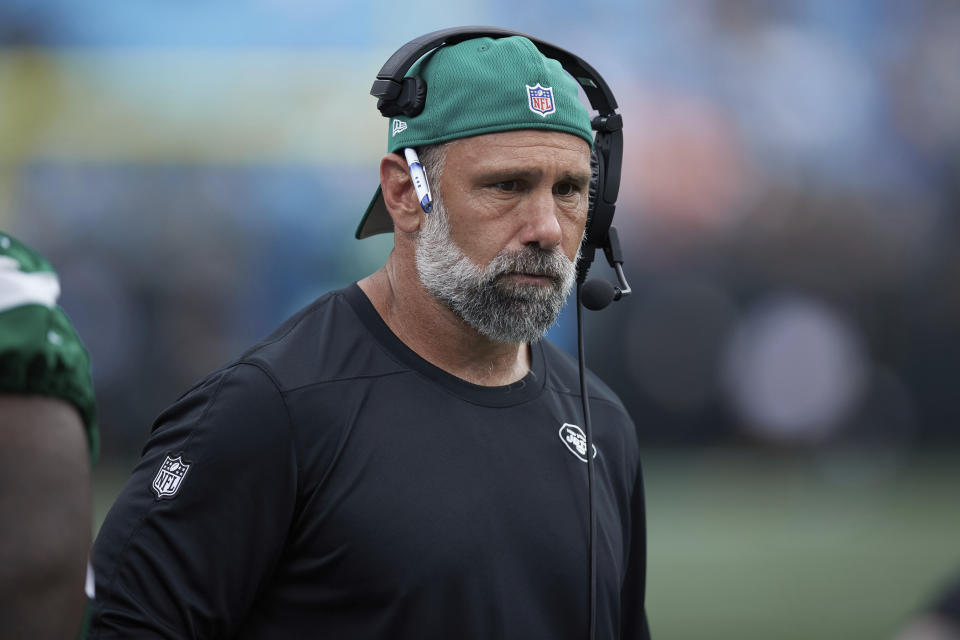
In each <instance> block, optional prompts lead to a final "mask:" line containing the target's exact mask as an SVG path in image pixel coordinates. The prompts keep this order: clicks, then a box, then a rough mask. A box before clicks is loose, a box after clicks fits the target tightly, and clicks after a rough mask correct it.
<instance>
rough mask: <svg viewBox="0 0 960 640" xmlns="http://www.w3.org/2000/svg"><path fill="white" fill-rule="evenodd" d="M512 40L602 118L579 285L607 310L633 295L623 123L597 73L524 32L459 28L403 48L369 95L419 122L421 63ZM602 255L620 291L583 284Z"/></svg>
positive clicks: (596, 121) (390, 112) (597, 122)
mask: <svg viewBox="0 0 960 640" xmlns="http://www.w3.org/2000/svg"><path fill="white" fill-rule="evenodd" d="M507 36H522V37H524V38H527V39H528V40H530V42H532V43H533V44H534V45H535V46H536V47H537V49H539V50H540V52H541V53H542V54H543V55H545V56H547V57H548V58H553V59H554V60H556V61H558V62H559V63H560V64H561V66H563V68H564V70H566V72H567V73H569V74H570V75H571V76H573V78H574V79H575V80H576V81H577V82H578V83H579V84H580V86H581V87H583V91H584V93H586V95H587V99H588V100H589V101H590V106H591V107H593V108H594V109H595V110H596V111H597V112H598V115H596V116H594V117H593V119H592V120H591V122H590V124H591V127H592V128H593V130H594V131H596V135H595V136H594V143H593V153H592V154H591V164H592V165H593V166H592V169H593V173H594V174H595V175H596V180H595V183H594V181H591V189H590V196H591V197H590V208H589V212H588V214H587V226H586V235H585V237H584V241H583V245H582V246H581V247H580V261H579V262H578V263H577V283H578V284H582V285H584V286H583V291H582V301H583V305H584V306H585V307H587V308H588V309H594V310H596V309H603V308H604V307H606V306H607V305H608V304H610V303H611V302H612V301H614V300H619V299H620V298H621V297H623V296H625V295H629V293H630V285H629V284H627V280H626V278H625V277H624V275H623V254H622V252H621V250H620V240H619V239H618V237H617V230H616V228H615V227H612V226H611V223H612V222H613V214H614V211H615V210H616V207H617V194H618V193H619V191H620V166H621V162H622V160H623V118H622V117H621V115H620V114H619V113H617V112H616V109H617V100H616V98H614V97H613V92H611V91H610V87H609V86H607V83H606V81H605V80H604V79H603V77H602V76H601V75H600V74H599V73H597V71H596V70H595V69H594V68H593V67H591V66H590V65H589V64H587V63H586V62H585V61H584V60H582V59H581V58H579V57H578V56H575V55H574V54H572V53H570V52H569V51H567V50H565V49H561V48H560V47H558V46H556V45H553V44H550V43H549V42H544V41H543V40H540V39H538V38H535V37H533V36H530V35H527V34H525V33H521V32H519V31H513V30H511V29H501V28H499V27H455V28H452V29H441V30H439V31H433V32H431V33H428V34H426V35H423V36H420V37H419V38H415V39H413V40H411V41H410V42H408V43H407V44H405V45H403V46H402V47H400V49H398V50H397V52H396V53H394V54H393V55H392V56H390V59H389V60H387V62H386V63H385V64H384V65H383V67H381V68H380V72H379V73H378V74H377V79H376V80H375V81H374V83H373V86H372V87H371V88H370V95H372V96H374V97H376V98H379V99H378V100H377V109H379V110H380V113H381V114H383V115H384V116H386V117H388V118H390V117H393V116H396V115H400V114H403V115H406V116H409V117H413V116H416V115H417V114H419V113H420V112H421V111H423V107H424V104H425V103H426V97H427V90H428V88H427V85H426V82H424V80H423V78H420V77H419V76H414V77H409V78H408V77H405V76H406V73H407V71H409V70H410V67H412V66H413V65H414V63H415V62H416V61H417V60H419V59H420V58H421V57H422V56H423V55H424V54H426V53H429V52H430V51H433V50H435V49H437V48H438V47H442V46H444V45H452V44H456V43H458V42H463V41H464V40H472V39H473V38H484V37H489V38H504V37H507ZM597 249H603V252H604V254H605V255H606V256H607V262H609V263H610V266H611V267H613V269H614V270H615V271H616V273H617V280H618V281H619V287H614V286H613V285H611V284H610V283H608V282H607V281H605V280H591V281H590V282H586V283H584V281H585V280H586V277H587V271H588V270H589V269H590V265H591V264H592V263H593V259H594V255H595V253H596V250H597Z"/></svg>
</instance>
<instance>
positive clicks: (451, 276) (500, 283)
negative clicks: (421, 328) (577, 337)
mask: <svg viewBox="0 0 960 640" xmlns="http://www.w3.org/2000/svg"><path fill="white" fill-rule="evenodd" d="M579 256H580V252H579V249H578V251H577V257H578V258H579ZM416 262H417V273H418V275H419V277H420V283H421V284H422V285H423V286H424V288H425V289H426V290H427V291H428V292H429V293H430V294H431V295H432V296H433V297H435V298H436V299H437V300H439V301H440V302H442V303H443V304H444V305H445V306H446V307H447V308H448V309H450V310H451V311H453V312H454V313H455V314H456V315H457V316H458V317H459V318H460V319H461V320H463V321H464V322H465V323H467V324H468V325H470V326H471V327H473V329H475V330H476V331H477V332H478V333H480V334H481V335H484V336H486V337H487V338H490V339H491V340H494V341H496V342H505V343H526V342H534V341H536V340H539V339H540V338H542V337H543V334H545V333H546V332H547V330H548V329H550V327H552V326H553V324H554V323H555V322H556V321H557V316H559V315H560V310H561V309H562V308H563V305H564V303H565V302H566V300H567V296H568V295H569V294H570V290H571V289H572V288H573V282H574V278H575V275H576V258H575V259H574V260H573V261H571V260H570V259H569V258H567V257H566V256H565V255H564V254H563V252H562V251H561V250H560V249H554V250H545V249H540V248H538V247H534V246H531V247H527V248H525V249H523V250H521V251H519V252H517V253H507V252H500V253H499V254H498V255H497V256H496V257H495V258H494V259H493V260H491V261H490V264H489V265H487V267H486V268H484V267H480V266H477V265H475V264H474V263H473V262H472V261H471V260H470V259H469V258H468V257H467V256H465V255H464V254H463V252H462V251H461V250H460V247H459V246H457V244H456V243H455V242H454V241H453V239H452V238H451V237H450V226H449V223H448V220H447V212H446V210H445V209H444V208H443V205H442V203H441V202H440V200H439V198H438V199H437V200H436V201H435V202H434V205H433V211H432V212H430V213H429V214H428V215H427V216H426V223H425V224H424V227H423V229H421V230H420V232H419V234H418V236H417V247H416ZM509 273H527V274H537V275H545V276H549V277H550V278H552V280H553V282H552V283H551V284H550V285H549V286H538V285H532V284H521V283H516V282H509V281H506V280H504V279H503V278H501V276H503V275H505V274H509Z"/></svg>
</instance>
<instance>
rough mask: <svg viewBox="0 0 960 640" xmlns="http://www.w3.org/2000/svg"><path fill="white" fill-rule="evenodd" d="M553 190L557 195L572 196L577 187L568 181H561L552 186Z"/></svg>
mask: <svg viewBox="0 0 960 640" xmlns="http://www.w3.org/2000/svg"><path fill="white" fill-rule="evenodd" d="M553 192H554V193H555V194H557V195H558V196H572V195H573V194H575V193H576V192H577V187H576V186H575V185H573V184H571V183H569V182H561V183H560V184H558V185H557V186H555V187H554V188H553Z"/></svg>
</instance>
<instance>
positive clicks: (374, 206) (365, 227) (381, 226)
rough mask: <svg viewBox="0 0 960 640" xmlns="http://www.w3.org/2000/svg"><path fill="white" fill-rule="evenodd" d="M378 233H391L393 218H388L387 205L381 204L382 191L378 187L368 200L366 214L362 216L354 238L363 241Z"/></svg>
mask: <svg viewBox="0 0 960 640" xmlns="http://www.w3.org/2000/svg"><path fill="white" fill-rule="evenodd" d="M378 233H393V218H391V217H390V213H389V212H388V211H387V205H386V204H384V202H383V191H381V189H380V187H377V191H376V193H374V194H373V199H372V200H370V205H369V206H368V207H367V212H366V213H364V214H363V218H362V219H361V220H360V226H358V227H357V232H356V233H355V234H354V236H355V237H356V238H357V240H363V239H364V238H369V237H370V236H375V235H377V234H378Z"/></svg>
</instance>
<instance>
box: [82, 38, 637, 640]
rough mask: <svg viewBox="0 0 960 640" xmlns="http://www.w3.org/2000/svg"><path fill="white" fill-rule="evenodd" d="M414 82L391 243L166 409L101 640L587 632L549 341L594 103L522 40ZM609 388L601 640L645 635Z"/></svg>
mask: <svg viewBox="0 0 960 640" xmlns="http://www.w3.org/2000/svg"><path fill="white" fill-rule="evenodd" d="M410 73H411V74H413V73H419V74H420V75H421V76H422V78H423V80H424V81H425V82H426V86H427V87H428V92H427V96H426V103H425V108H424V110H423V112H422V113H421V114H419V115H417V116H411V117H403V118H400V117H398V118H394V119H393V120H392V121H391V124H390V128H389V131H388V140H389V146H388V154H387V155H386V156H385V157H384V158H383V159H382V161H381V163H380V184H381V189H380V190H378V192H377V194H376V195H375V197H374V201H373V202H372V203H371V207H370V209H368V212H367V215H366V216H364V220H363V222H362V223H361V228H360V230H359V231H358V235H360V236H365V235H368V234H369V233H371V232H376V231H380V230H387V229H390V228H391V227H392V228H393V232H394V249H393V252H392V253H391V254H390V256H389V258H388V259H387V262H386V264H385V265H384V266H383V268H381V269H380V270H379V271H377V272H376V273H374V274H372V275H371V276H369V277H367V278H364V279H363V280H361V281H360V282H359V283H357V284H355V285H353V286H350V287H348V288H346V289H344V290H341V291H335V292H332V293H330V294H328V295H325V296H323V297H322V298H320V299H319V300H317V301H315V302H314V303H313V304H311V305H310V306H309V307H307V308H306V309H304V310H303V311H301V312H300V313H298V314H297V315H295V316H294V317H293V318H291V319H290V320H289V321H287V322H286V323H285V324H284V325H283V326H281V327H280V328H279V329H278V330H277V331H276V332H274V333H273V334H272V335H271V336H270V337H268V338H267V339H266V340H265V341H264V342H262V343H260V344H259V345H257V346H255V347H254V348H252V349H251V350H249V351H248V352H247V353H245V354H244V355H243V356H241V358H240V359H239V360H237V361H236V362H235V363H233V364H231V365H229V366H227V367H225V368H223V369H221V370H220V371H217V372H215V373H214V374H212V375H211V376H209V377H208V378H206V379H205V380H203V381H202V382H200V383H199V384H198V385H197V386H195V387H194V388H193V389H192V390H190V391H189V392H187V393H186V394H185V395H184V396H183V397H182V398H181V399H180V400H179V401H178V402H177V403H176V404H174V405H173V406H172V407H171V408H170V409H169V410H167V411H166V412H165V413H163V414H162V415H161V416H160V418H159V419H158V421H157V423H156V424H155V426H154V430H153V435H152V437H151V439H150V441H149V442H148V444H147V446H146V449H145V451H144V456H143V459H142V460H141V462H140V464H139V465H138V466H137V468H136V469H135V470H134V472H133V476H132V478H131V480H130V482H129V483H128V485H127V486H126V488H125V489H124V491H123V493H122V494H121V496H120V498H119V499H118V501H117V503H116V504H115V505H114V507H113V509H112V510H111V512H110V514H109V515H108V517H107V520H106V522H105V523H104V525H103V528H102V529H101V533H100V535H99V537H98V539H97V541H96V544H95V553H94V557H95V560H94V563H95V568H96V570H97V579H98V583H97V595H98V604H97V613H96V615H97V619H96V620H95V622H94V628H93V633H92V636H91V637H93V638H107V637H137V638H153V637H169V638H225V637H236V638H297V637H329V638H363V639H365V638H390V639H404V638H417V639H423V638H459V639H467V638H476V639H489V638H516V639H521V638H523V639H531V638H544V639H546V638H549V639H551V640H556V639H563V638H577V639H579V638H586V637H588V622H587V620H588V611H589V609H590V607H589V605H588V602H589V592H590V581H589V572H588V568H587V567H588V556H589V551H588V543H587V539H588V523H589V520H590V512H589V510H588V506H587V505H588V491H587V465H586V464H584V462H585V461H586V459H587V458H586V453H587V452H586V447H585V446H583V444H582V443H581V442H579V441H578V440H577V434H578V433H582V431H580V427H579V426H576V425H577V423H578V422H580V423H581V424H582V422H581V420H580V417H579V416H580V415H581V409H580V399H579V395H578V391H577V388H578V382H577V380H578V379H577V373H576V366H575V362H574V361H572V359H571V358H569V357H568V356H566V355H565V354H564V353H562V352H561V351H560V350H558V349H557V348H556V347H554V346H553V345H551V344H549V343H548V342H546V341H543V340H540V337H541V336H542V335H543V333H544V332H545V331H546V330H547V329H548V328H549V327H550V326H551V324H552V323H553V322H554V320H555V318H556V316H557V313H558V312H559V310H560V308H561V307H562V305H563V302H564V300H565V298H566V297H567V294H568V292H569V291H570V288H571V286H572V283H573V280H574V272H575V259H576V256H577V251H578V247H579V244H580V241H581V236H582V234H583V231H584V225H585V223H586V218H587V205H588V191H589V182H590V177H591V167H590V145H591V141H592V137H591V130H590V121H589V117H588V115H587V112H586V110H585V108H584V107H583V106H582V105H581V104H580V102H579V101H578V98H577V89H576V84H575V82H574V81H573V79H572V78H570V77H569V76H568V75H566V74H565V73H564V71H563V70H562V69H561V67H560V65H559V64H558V63H557V62H555V61H552V60H549V59H547V58H544V57H543V56H542V55H541V54H540V53H539V51H538V50H537V49H536V48H535V47H534V46H533V44H532V43H531V42H530V41H529V40H527V39H525V38H517V37H511V38H501V39H489V38H482V39H474V40H467V41H464V42H462V43H460V44H457V45H453V46H447V47H441V48H440V49H439V50H437V51H436V52H435V53H433V54H432V56H427V57H426V58H425V59H424V60H422V61H421V63H420V64H418V65H417V66H416V67H415V68H414V69H412V70H411V72H410ZM536 85H540V86H541V87H548V88H550V91H551V92H552V98H551V100H552V102H551V103H550V108H551V109H552V111H550V109H545V108H543V104H544V103H538V104H539V106H540V107H541V111H544V110H547V111H550V113H549V115H546V116H545V115H543V114H542V113H539V112H536V111H534V109H533V106H534V105H532V103H531V102H530V100H531V99H532V98H531V97H530V94H529V93H528V90H527V87H535V86H536ZM404 149H415V150H416V151H419V156H420V157H419V160H420V161H421V162H422V163H423V164H424V166H425V167H426V168H427V172H428V176H427V178H428V180H427V182H428V183H429V184H424V182H423V176H422V175H420V174H419V173H418V172H417V167H416V166H413V165H415V164H416V163H415V160H416V159H417V158H416V157H415V156H416V155H417V154H416V151H414V152H413V153H410V154H409V155H410V160H411V162H408V161H407V160H406V159H405V157H404V156H401V155H400V154H399V153H398V152H400V151H401V150H404ZM407 153H408V152H406V151H404V154H405V155H406V154H407ZM415 183H419V184H415ZM418 190H419V192H420V193H418ZM428 191H429V194H428V193H427V192H428ZM431 200H432V205H431V204H430V201H431ZM589 382H590V389H591V409H592V415H593V419H594V422H595V424H594V443H595V449H596V454H595V456H594V461H593V463H594V465H595V466H596V481H595V487H594V489H595V498H594V503H595V509H596V516H597V521H598V535H597V537H596V543H595V552H596V557H597V580H596V598H597V607H596V627H597V634H596V637H598V638H616V637H623V638H640V637H647V634H646V622H645V616H644V611H643V583H644V571H645V548H644V546H645V540H644V520H643V492H642V484H641V477H640V466H639V457H638V445H637V439H636V434H635V429H634V426H633V424H632V423H631V421H630V419H629V417H628V416H627V414H626V412H625V411H624V409H623V406H622V405H621V403H620V402H619V400H618V399H617V398H616V397H615V396H614V395H613V393H612V392H611V391H610V390H609V389H607V387H605V386H604V385H603V384H602V383H601V382H600V381H599V380H598V379H597V378H596V377H591V378H590V381H589ZM558 436H559V437H558ZM581 448H582V450H581Z"/></svg>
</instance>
